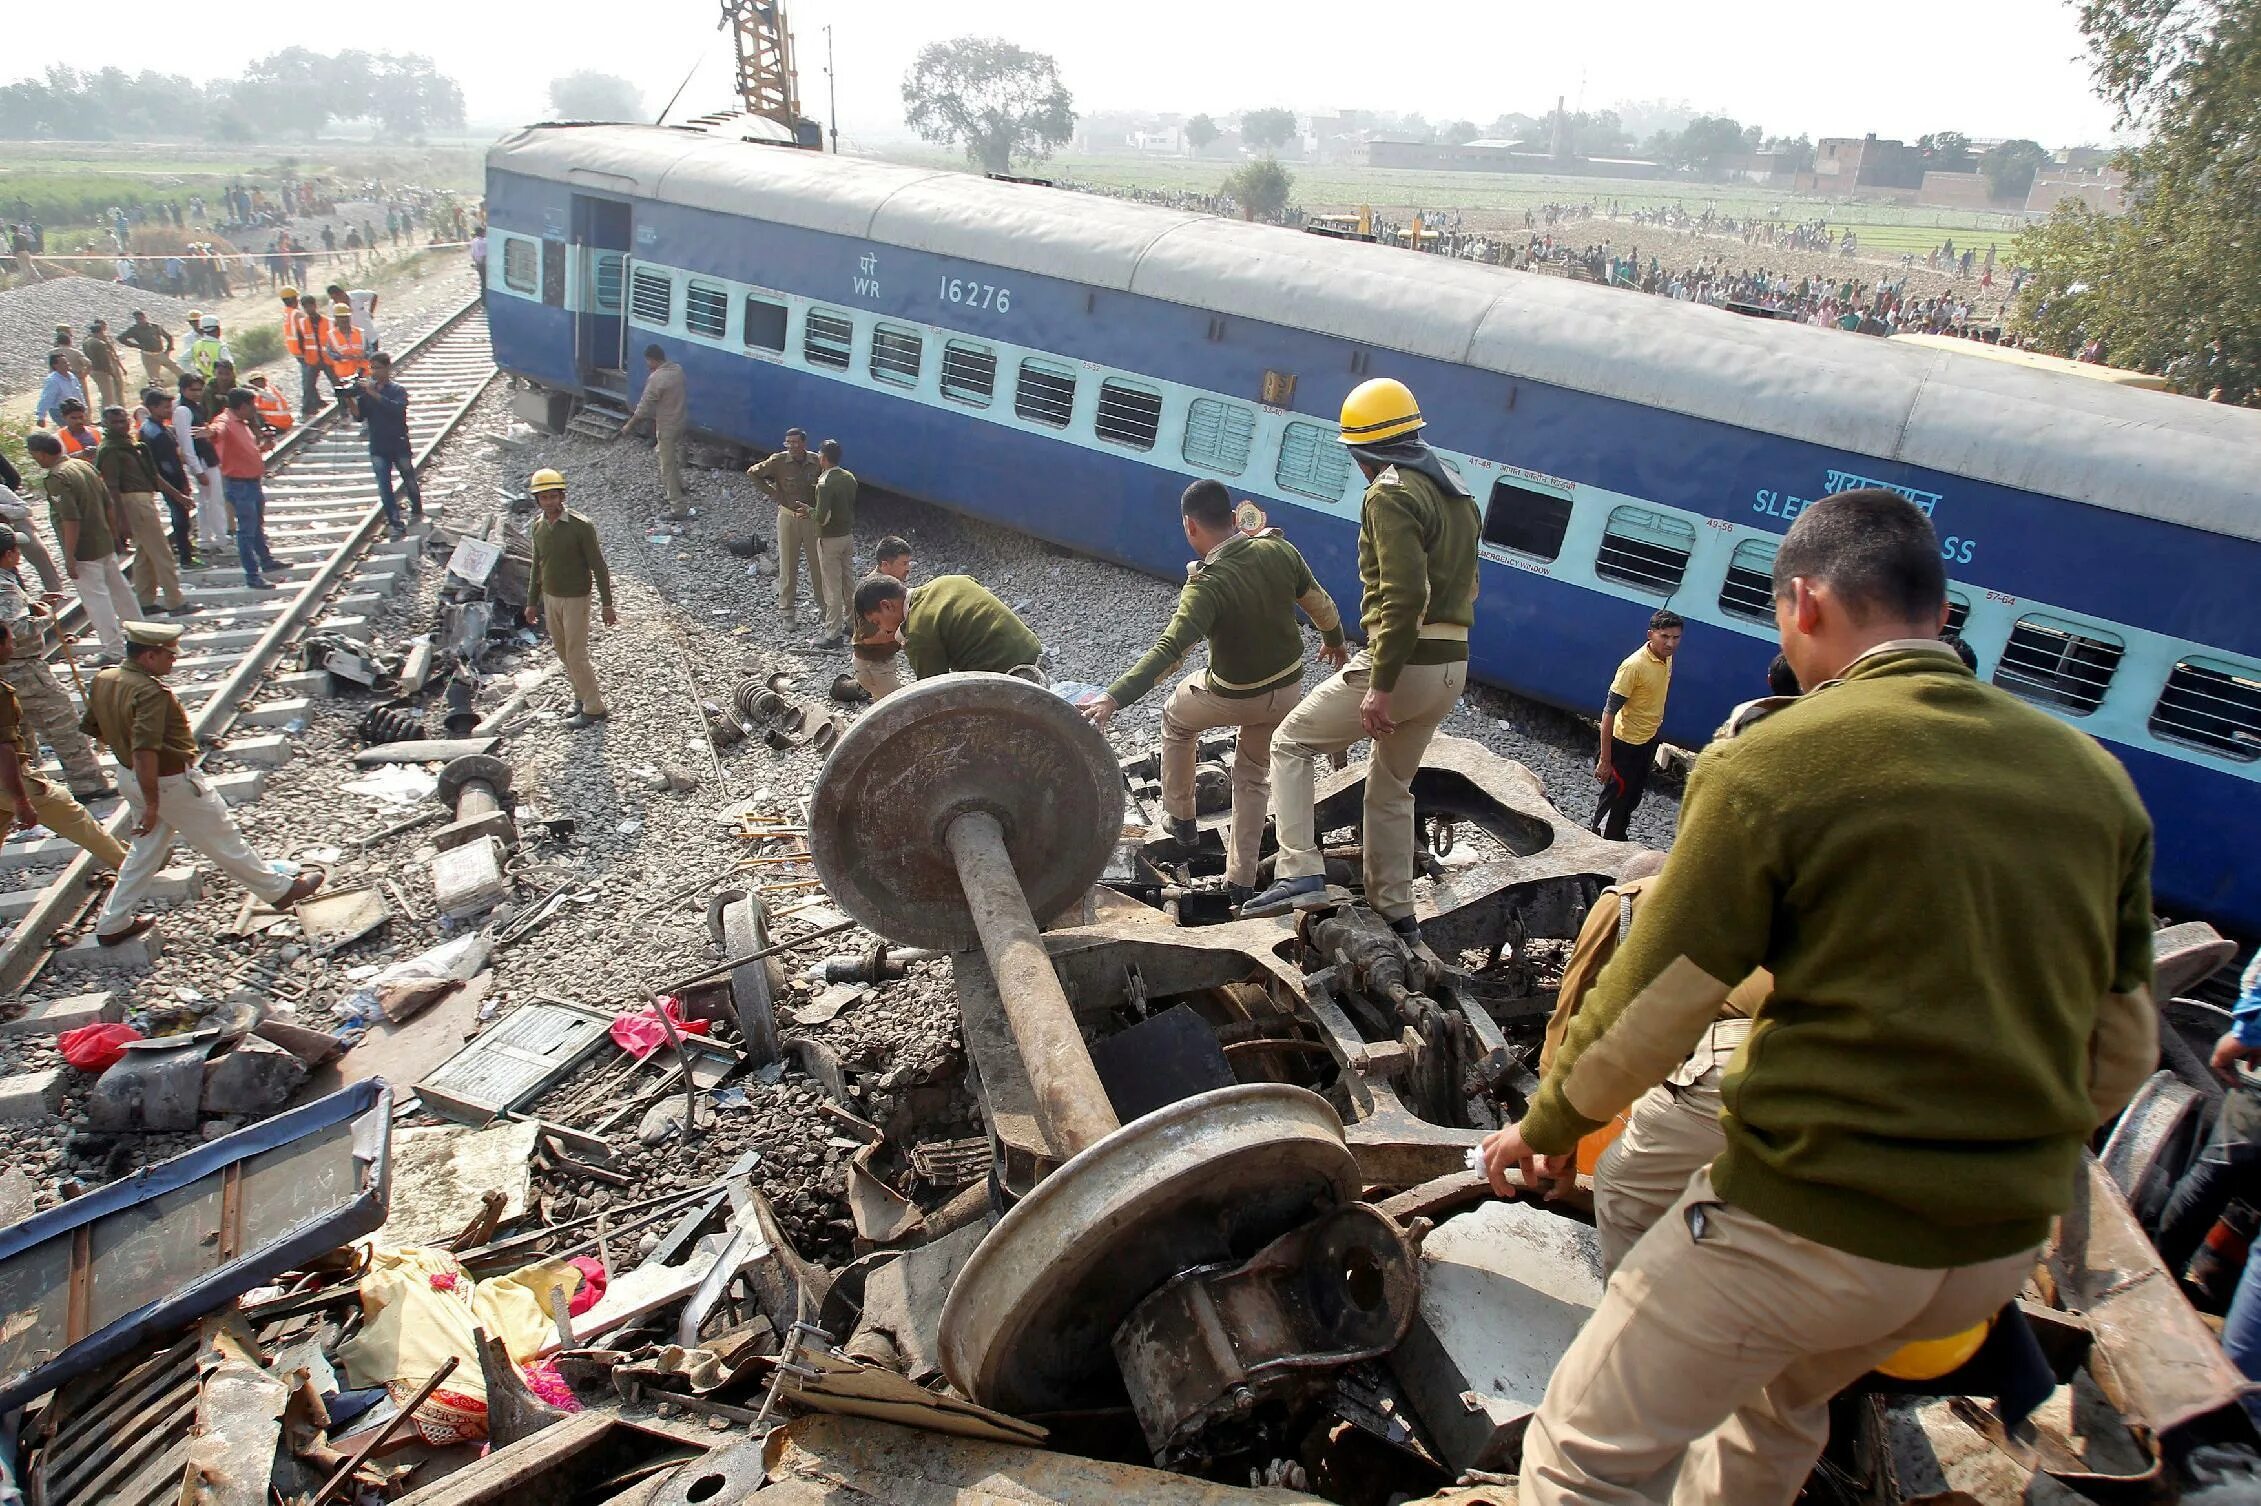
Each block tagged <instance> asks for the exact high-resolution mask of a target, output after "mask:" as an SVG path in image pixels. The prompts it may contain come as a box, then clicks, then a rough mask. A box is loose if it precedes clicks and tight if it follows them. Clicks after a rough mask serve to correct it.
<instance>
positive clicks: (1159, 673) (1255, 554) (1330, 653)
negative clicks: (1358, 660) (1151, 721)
mask: <svg viewBox="0 0 2261 1506" xmlns="http://www.w3.org/2000/svg"><path fill="white" fill-rule="evenodd" d="M1178 511H1179V513H1180V514H1181V521H1182V522H1183V524H1184V526H1185V539H1186V542H1187V543H1188V544H1190V545H1192V546H1193V552H1194V554H1195V556H1196V558H1195V560H1194V562H1193V563H1192V564H1191V565H1188V566H1187V567H1186V583H1185V589H1184V590H1183V591H1182V592H1180V593H1179V595H1178V610H1177V614H1176V615H1175V616H1173V617H1172V618H1171V619H1170V623H1169V626H1168V627H1166V628H1164V629H1163V630H1162V636H1161V638H1160V640H1159V641H1157V642H1156V643H1155V645H1154V647H1153V648H1151V649H1149V650H1148V651H1147V654H1146V657H1144V658H1143V659H1140V660H1139V661H1138V663H1137V664H1135V665H1133V666H1132V667H1131V669H1130V671H1129V672H1128V673H1126V674H1124V675H1123V676H1121V677H1120V678H1118V679H1117V680H1116V681H1115V683H1114V684H1112V685H1110V686H1108V687H1107V693H1106V694H1105V695H1102V696H1100V697H1099V698H1098V699H1097V700H1095V701H1092V702H1090V703H1088V704H1087V705H1086V706H1085V707H1084V708H1083V714H1084V715H1085V716H1086V717H1088V718H1090V719H1091V721H1092V722H1093V723H1094V724H1095V725H1097V726H1100V727H1105V726H1106V725H1107V723H1108V720H1109V719H1110V718H1112V717H1113V716H1114V714H1115V710H1116V708H1117V707H1120V706H1127V705H1129V704H1130V703H1131V702H1133V701H1135V700H1137V699H1138V698H1139V697H1140V696H1143V695H1145V694H1146V693H1147V692H1148V691H1149V690H1152V689H1153V688H1154V685H1155V682H1156V681H1158V680H1160V679H1162V678H1163V677H1164V676H1165V675H1168V674H1171V673H1173V672H1175V670H1176V669H1177V667H1178V665H1179V664H1181V663H1183V662H1184V660H1185V656H1186V655H1187V654H1188V653H1190V652H1191V651H1192V649H1193V646H1194V644H1196V643H1198V642H1202V641H1204V640H1206V641H1207V643H1208V645H1209V667H1208V669H1207V671H1206V672H1205V673H1202V674H1198V675H1188V676H1187V677H1186V678H1185V679H1183V680H1180V681H1179V682H1178V686H1177V688H1176V689H1175V690H1173V691H1171V692H1170V699H1169V700H1168V702H1167V703H1165V704H1164V705H1163V707H1162V809H1163V811H1164V813H1165V814H1166V815H1167V816H1168V817H1169V822H1170V834H1171V836H1172V837H1174V838H1176V839H1177V841H1178V842H1179V844H1180V845H1181V846H1187V847H1190V846H1191V845H1192V844H1193V841H1194V839H1195V836H1196V834H1197V828H1196V826H1195V824H1194V815H1195V811H1194V795H1193V785H1194V755H1195V752H1196V745H1197V744H1198V743H1199V741H1200V738H1201V734H1202V733H1203V732H1205V731H1207V730H1208V729H1209V728H1211V727H1234V728H1238V729H1239V731H1238V735H1237V736H1236V738H1235V740H1234V752H1233V825H1232V843H1231V846H1230V848H1229V850H1228V852H1227V856H1226V861H1225V887H1226V890H1227V892H1229V893H1232V894H1233V897H1234V899H1235V900H1240V899H1245V898H1247V897H1248V891H1249V890H1251V889H1253V888H1254V887H1255V884H1256V860H1257V858H1258V857H1259V856H1261V854H1262V844H1263V840H1264V802H1265V800H1266V798H1267V797H1268V796H1269V795H1270V794H1271V789H1272V779H1271V766H1272V731H1273V729H1274V728H1276V727H1277V726H1279V724H1280V721H1281V719H1282V718H1283V717H1285V716H1286V715H1287V714H1288V713H1289V712H1290V711H1292V710H1294V709H1295V703H1296V702H1297V701H1299V700H1301V699H1302V697H1303V629H1302V627H1301V626H1300V625H1299V624H1298V623H1297V622H1296V620H1295V612H1296V608H1297V607H1301V608H1302V609H1303V610H1304V612H1305V614H1306V615H1308V616H1309V617H1310V619H1311V625H1312V626H1313V627H1316V628H1317V629H1318V630H1319V633H1320V637H1321V638H1322V639H1323V640H1324V641H1323V646H1322V647H1321V648H1320V650H1319V657H1320V658H1321V659H1322V660H1324V661H1325V662H1326V663H1327V664H1329V665H1331V666H1332V667H1334V668H1337V669H1340V668H1341V667H1342V666H1343V665H1344V664H1345V663H1347V662H1348V661H1349V658H1350V650H1349V649H1348V648H1347V647H1345V646H1344V644H1343V633H1342V617H1341V615H1340V614H1339V613H1337V612H1336V610H1335V603H1334V598H1333V597H1331V596H1329V595H1328V594H1327V592H1326V588H1325V587H1323V586H1321V585H1320V584H1319V582H1318V580H1317V579H1316V578H1315V577H1314V576H1313V575H1312V574H1311V567H1310V565H1308V564H1306V563H1305V562H1304V558H1303V554H1302V551H1300V550H1298V549H1297V548H1296V547H1295V545H1293V544H1291V543H1289V542H1288V541H1287V539H1286V538H1285V537H1284V536H1283V535H1282V534H1281V533H1280V531H1279V530H1278V529H1276V528H1267V529H1264V530H1263V531H1262V532H1260V533H1254V534H1250V533H1244V532H1242V531H1241V529H1240V527H1239V525H1238V524H1237V522H1236V521H1235V519H1234V517H1233V500H1232V494H1231V493H1230V492H1227V491H1226V490H1225V487H1224V483H1222V482H1219V481H1196V482H1194V483H1193V485H1191V486H1189V487H1187V488H1186V489H1185V496H1184V497H1183V498H1182V499H1180V501H1179V503H1178Z"/></svg>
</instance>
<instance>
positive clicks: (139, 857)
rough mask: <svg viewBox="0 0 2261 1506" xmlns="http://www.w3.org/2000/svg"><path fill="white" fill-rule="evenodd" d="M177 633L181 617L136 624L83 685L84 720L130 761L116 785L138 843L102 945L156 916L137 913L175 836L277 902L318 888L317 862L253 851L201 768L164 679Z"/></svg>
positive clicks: (284, 905) (107, 915)
mask: <svg viewBox="0 0 2261 1506" xmlns="http://www.w3.org/2000/svg"><path fill="white" fill-rule="evenodd" d="M180 641H181V630H180V628H179V627H178V626H177V625H174V624H170V623H162V622H130V623H128V624H126V662H125V663H123V664H121V665H118V666H116V667H115V668H111V669H105V670H103V671H102V672H101V673H100V674H98V675H96V676H95V677H94V683H93V684H92V685H90V686H88V687H87V692H86V716H85V718H84V719H83V720H82V721H81V722H80V723H79V725H80V727H81V728H82V729H84V730H85V731H86V732H87V733H89V734H91V735H92V736H94V737H98V738H100V739H101V740H102V741H103V742H104V743H106V744H107V745H108V746H109V749H110V756H111V757H113V758H115V759H117V760H118V762H119V763H120V764H121V765H123V766H124V769H125V774H126V777H125V778H124V779H122V780H120V781H119V783H121V784H122V785H124V787H125V795H126V804H127V805H128V806H129V807H131V809H132V811H133V815H134V824H133V827H132V836H133V847H132V848H131V849H130V850H129V851H128V852H127V854H126V861H125V866H124V867H123V868H121V869H120V870H119V872H118V884H117V887H116V888H114V889H112V890H111V891H110V899H109V902H108V903H107V904H105V905H103V907H102V916H101V918H100V919H99V920H97V921H96V922H95V923H94V939H95V940H96V941H99V942H101V943H102V944H103V945H104V946H116V945H117V944H118V943H120V942H122V941H128V940H131V939H132V938H133V937H136V936H139V935H140V934H141V933H142V932H144V931H146V930H148V929H149V928H150V927H151V926H153V925H155V924H156V923H157V920H156V917H155V916H151V915H140V914H137V913H135V912H136V911H138V910H139V909H140V908H141V901H142V898H143V896H145V895H146V894H147V893H148V892H149V886H150V884H151V883H152V882H153V881H154V880H155V879H156V877H157V875H158V873H159V871H161V870H162V869H163V868H164V866H165V860H166V858H168V857H169V856H171V854H172V850H173V838H174V837H176V836H177V837H179V838H180V839H181V840H182V841H184V842H186V843H188V845H189V846H191V847H193V848H195V849H196V850H197V851H198V852H200V853H202V854H203V855H204V856H206V857H208V858H210V859H211V860H212V861H213V862H214V863H216V864H218V865H219V868H220V871H221V872H223V873H225V874H227V875H228V877H230V878H232V879H234V880H235V881H236V882H237V883H239V884H241V885H243V886H244V888H246V889H249V890H250V891H251V892H252V893H253V894H256V895H258V896H259V897H260V898H261V899H263V900H265V901H266V902H267V903H268V904H270V905H272V906H274V907H275V908H276V909H278V910H287V909H289V908H290V907H291V906H293V905H295V904H297V903H298V902H299V901H300V900H302V899H307V898H309V897H311V896H312V895H313V893H314V891H315V890H317V889H319V888H321V887H322V879H323V874H322V870H321V869H319V868H314V869H309V870H307V871H306V872H304V873H301V874H298V875H296V876H294V877H286V876H285V875H284V874H283V873H281V872H280V871H278V870H277V869H276V868H275V867H274V866H272V865H270V864H269V863H267V862H266V861H265V860H264V859H262V858H261V857H260V856H259V854H258V853H256V852H253V851H252V850H251V844H250V843H248V842H246V841H245V840H244V839H243V833H242V832H241V831H240V830H238V829H237V827H236V823H235V817H233V816H231V815H229V814H228V807H227V804H226V802H224V801H223V800H221V799H220V796H219V792H218V791H216V790H214V789H213V788H212V786H211V784H210V782H209V781H207V780H206V779H205V777H204V776H203V775H202V774H200V773H198V772H197V769H196V761H197V758H198V756H199V755H198V752H197V747H196V738H195V737H194V736H193V735H192V734H191V733H190V732H189V726H188V712H187V711H185V710H184V709H182V707H181V703H180V698H179V697H178V696H176V695H174V694H173V692H172V688H171V687H170V686H168V685H167V684H166V683H165V676H166V675H167V674H168V673H170V672H171V671H172V668H173V662H174V660H175V659H177V658H178V657H179V654H180Z"/></svg>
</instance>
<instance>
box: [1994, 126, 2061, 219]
mask: <svg viewBox="0 0 2261 1506" xmlns="http://www.w3.org/2000/svg"><path fill="white" fill-rule="evenodd" d="M2048 160H2049V152H2048V149H2047V148H2045V147H2043V146H2042V144H2041V143H2040V142H2038V141H2027V140H2025V139H2024V138H2023V137H2020V138H2019V139H2017V140H2015V141H2005V142H2003V143H2002V144H2001V145H2000V146H1998V147H1995V148H1994V149H1993V150H1991V151H1989V152H1988V153H1987V154H1986V155H1985V156H1983V157H1981V158H1979V159H1978V170H1979V171H1980V172H1982V173H1984V174H1986V183H1987V187H1988V188H1989V189H1990V190H1991V191H1992V193H1993V195H1994V197H1995V198H1996V199H1997V200H1999V201H2014V202H2016V203H2020V204H2023V203H2024V202H2025V196H2026V195H2027V194H2028V193H2030V192H2031V191H2032V190H2033V178H2034V174H2036V173H2038V172H2040V171H2041V167H2042V164H2043V163H2045V162H2047V161H2048Z"/></svg>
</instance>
